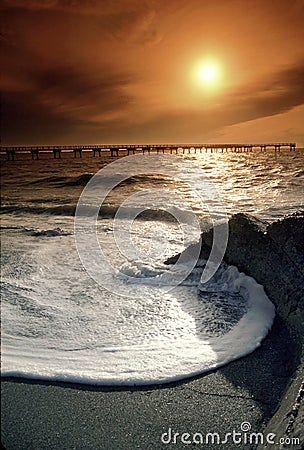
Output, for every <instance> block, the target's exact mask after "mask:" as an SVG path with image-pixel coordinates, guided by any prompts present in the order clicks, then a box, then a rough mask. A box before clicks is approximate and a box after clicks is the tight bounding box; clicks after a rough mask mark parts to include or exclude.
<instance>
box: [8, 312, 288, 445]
mask: <svg viewBox="0 0 304 450" xmlns="http://www.w3.org/2000/svg"><path fill="white" fill-rule="evenodd" d="M292 352H293V345H292V341H291V339H290V336H289V333H288V330H287V329H286V327H285V325H284V324H283V323H282V321H280V319H279V318H276V319H275V323H274V326H273V328H272V330H271V331H270V333H269V335H268V336H267V337H266V339H265V340H264V341H263V342H262V344H261V346H260V347H259V348H258V349H257V350H255V351H254V352H253V353H251V354H250V355H247V356H246V357H243V358H240V359H238V360H235V361H232V362H231V363H229V364H227V365H226V366H223V367H222V368H220V369H217V370H215V371H212V372H209V373H206V374H204V375H201V376H197V377H195V378H192V379H186V380H183V381H179V382H175V383H168V384H163V385H151V386H142V387H141V386H137V387H119V386H117V387H112V388H111V387H109V386H107V387H101V386H93V385H79V384H74V383H64V382H47V381H37V380H25V379H17V378H16V379H12V378H3V379H2V380H1V386H2V396H1V402H2V442H3V444H4V446H5V448H6V450H19V449H20V450H21V449H26V448H35V450H40V449H41V450H42V449H43V450H44V449H55V450H57V449H58V450H60V449H74V448H75V449H82V448H83V449H84V448H85V449H92V450H97V449H113V450H114V449H118V448H119V449H130V450H131V449H136V448H145V449H146V448H147V449H150V448H151V449H153V450H154V449H155V450H157V449H163V448H164V444H163V443H162V442H161V435H162V434H163V433H165V432H166V431H167V430H168V429H169V428H171V429H174V431H175V432H180V433H183V432H188V433H192V434H194V433H196V432H200V433H202V434H205V435H206V434H207V433H208V432H217V433H219V434H220V436H221V437H223V436H224V435H225V434H226V433H229V432H232V431H233V429H235V430H238V431H239V430H240V426H241V424H242V423H243V422H249V423H250V424H251V427H252V431H253V432H260V431H261V429H262V427H263V426H264V425H265V423H266V422H267V420H268V419H269V418H270V417H271V414H272V413H273V411H274V409H275V408H276V406H277V404H278V402H279V399H280V398H281V396H282V395H283V392H284V391H285V389H286V386H287V385H288V383H289V379H290V376H291V374H292V372H293V369H294V367H293V364H292V363H291V359H292V358H290V355H291V354H292ZM282 358H283V359H285V361H288V364H287V365H285V366H283V367H282V364H281V362H282ZM172 445H173V442H172ZM167 447H169V448H173V447H170V445H167ZM175 447H176V448H184V447H183V446H182V445H181V443H180V446H177V445H176V446H175ZM188 447H189V446H188ZM196 447H198V446H196ZM185 448H186V447H185ZM208 448H210V449H212V448H218V445H214V446H208ZM224 448H225V449H226V448H227V449H231V450H232V449H233V443H231V446H225V447H224ZM243 448H244V449H248V450H249V449H253V448H255V446H251V445H249V446H247V445H244V446H243Z"/></svg>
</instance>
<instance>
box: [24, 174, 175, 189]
mask: <svg viewBox="0 0 304 450" xmlns="http://www.w3.org/2000/svg"><path fill="white" fill-rule="evenodd" d="M93 176H94V174H93V173H90V172H88V173H83V174H82V175H78V176H51V177H45V178H41V179H38V180H34V181H32V182H30V184H33V185H37V184H38V185H39V184H42V185H43V184H52V185H55V186H53V187H58V188H63V187H69V186H86V185H87V183H88V182H89V181H90V180H91V178H92V177H93ZM119 177H120V176H119V174H114V175H113V176H112V177H105V176H102V177H101V178H100V181H101V182H102V183H103V184H105V185H107V184H108V183H110V184H112V183H113V181H115V178H117V181H119V179H120V178H119ZM147 182H148V183H153V185H155V184H156V185H157V184H159V185H163V183H168V182H170V178H168V177H163V176H159V175H149V174H147V175H134V176H131V177H129V178H127V179H126V180H124V181H122V182H121V183H118V184H117V186H116V188H117V187H123V186H128V185H132V184H137V183H147ZM114 189H115V187H114Z"/></svg>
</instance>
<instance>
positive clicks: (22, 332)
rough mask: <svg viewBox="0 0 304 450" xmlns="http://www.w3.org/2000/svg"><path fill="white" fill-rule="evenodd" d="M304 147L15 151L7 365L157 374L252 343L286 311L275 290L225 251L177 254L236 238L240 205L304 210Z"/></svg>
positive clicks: (61, 377)
mask: <svg viewBox="0 0 304 450" xmlns="http://www.w3.org/2000/svg"><path fill="white" fill-rule="evenodd" d="M303 156H304V151H303V149H302V150H299V149H298V150H297V151H296V152H289V151H283V150H282V151H281V152H280V153H274V152H272V151H268V152H259V151H258V152H252V153H232V152H231V153H220V152H219V153H212V154H211V153H207V154H206V153H202V154H200V153H199V154H185V155H180V156H176V155H162V154H160V155H152V154H151V155H150V156H149V155H135V156H133V155H132V156H130V157H126V158H110V157H107V156H102V157H101V158H98V157H96V158H93V157H92V155H91V153H87V154H86V153H84V154H83V158H81V159H80V158H73V157H72V155H71V154H63V158H62V159H57V160H54V159H53V158H52V154H44V155H42V156H41V159H40V160H39V161H32V160H31V159H30V158H29V156H28V155H26V154H23V155H19V160H16V161H2V169H1V170H2V190H1V195H2V205H1V266H2V274H1V283H2V304H1V310H2V375H3V376H16V377H28V378H37V379H46V380H58V381H70V382H79V383H90V384H96V385H98V384H101V385H141V384H150V383H156V384H157V383H164V382H169V381H174V380H179V379H182V378H186V377H190V376H192V375H197V374H200V373H203V372H206V371H209V370H211V369H215V368H217V367H220V366H222V365H223V364H226V363H227V362H229V361H231V360H233V359H236V358H239V357H241V356H244V355H246V354H248V353H250V352H252V351H253V350H254V349H255V348H257V347H258V346H259V345H260V343H261V342H262V340H263V339H264V338H265V336H266V335H267V333H268V331H269V329H270V328H271V326H272V322H273V319H274V314H275V311H274V306H273V304H272V303H271V302H270V300H269V299H268V298H267V296H266V294H265V292H264V289H263V287H262V286H260V285H258V284H257V283H256V281H255V280H254V279H252V278H250V277H248V276H246V275H244V274H242V273H240V272H239V271H238V270H237V268H236V267H233V266H228V265H227V264H225V263H223V262H222V258H221V256H222V255H221V254H215V258H214V259H212V261H209V260H208V261H205V260H202V259H199V255H196V256H195V258H194V257H193V258H192V259H191V260H190V262H189V261H182V263H181V264H179V265H176V266H173V267H171V266H170V265H168V264H165V261H166V260H167V259H168V258H169V257H171V256H173V255H176V254H178V253H180V252H183V250H185V249H186V248H188V247H189V246H191V244H194V243H196V242H197V241H198V240H199V237H200V233H201V232H202V231H204V230H206V229H208V228H210V227H211V226H213V225H221V226H222V227H223V228H222V229H223V233H222V235H219V236H218V237H217V239H218V243H219V244H220V245H219V246H221V245H223V246H224V244H225V239H226V237H227V236H226V235H225V232H226V231H227V230H226V229H225V223H226V222H227V219H228V218H229V217H230V216H232V215H233V214H235V213H238V212H245V213H249V214H252V215H253V216H255V217H257V218H259V219H262V220H264V221H266V222H272V221H274V220H278V219H281V218H283V217H285V216H286V215H289V214H292V213H294V212H296V211H298V210H300V209H303V198H304V158H303ZM114 161H115V162H114ZM225 230H226V231H225ZM194 247H195V246H194ZM190 248H191V247H190Z"/></svg>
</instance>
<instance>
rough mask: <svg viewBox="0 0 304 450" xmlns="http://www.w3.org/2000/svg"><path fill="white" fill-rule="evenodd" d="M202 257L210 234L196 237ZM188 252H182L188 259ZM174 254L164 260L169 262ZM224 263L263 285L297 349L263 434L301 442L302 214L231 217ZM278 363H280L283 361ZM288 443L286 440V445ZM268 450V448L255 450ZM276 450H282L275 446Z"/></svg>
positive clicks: (303, 335)
mask: <svg viewBox="0 0 304 450" xmlns="http://www.w3.org/2000/svg"><path fill="white" fill-rule="evenodd" d="M201 241H202V246H201V253H200V255H201V257H202V258H204V259H206V258H208V255H209V253H210V249H211V246H212V242H213V231H212V230H210V231H207V232H205V233H203V234H202V237H201ZM192 250H193V249H191V248H190V249H187V250H186V252H187V254H188V255H189V258H191V254H192V253H193V252H192ZM177 259H178V255H177V256H175V257H173V258H171V259H170V260H168V261H167V263H168V264H172V263H174V262H175V261H176V260H177ZM224 259H225V261H226V262H227V263H228V264H232V265H235V266H237V267H238V269H239V270H241V271H242V272H244V273H246V274H247V275H249V276H252V277H253V278H255V279H256V281H257V282H258V283H260V284H262V285H263V286H264V288H265V291H266V293H267V295H268V297H269V298H270V300H271V301H272V302H273V303H274V304H275V306H276V311H277V314H278V315H279V316H280V317H281V318H282V319H283V321H284V322H285V323H286V324H287V326H288V328H289V331H290V334H291V336H292V338H293V342H294V345H295V350H296V363H297V366H298V367H295V371H294V375H293V377H292V379H291V382H290V385H289V388H288V389H287V391H286V393H285V396H284V398H283V399H282V401H281V403H280V405H279V407H278V409H277V411H276V412H275V414H274V415H273V417H272V418H271V420H270V421H269V423H268V424H267V426H266V428H265V430H264V434H265V435H266V434H267V433H275V434H276V436H277V437H278V438H281V439H285V440H286V443H287V442H292V441H291V439H298V440H299V442H300V444H297V443H294V444H289V445H288V448H290V449H301V448H303V447H302V446H301V445H302V444H303V443H304V427H303V421H304V411H303V409H304V407H303V398H304V383H303V375H304V362H303V360H304V351H303V343H304V214H303V212H301V213H297V214H295V215H293V216H290V217H287V218H285V219H283V220H280V221H277V222H274V223H272V224H269V223H267V222H263V221H261V220H258V219H256V218H255V217H253V216H250V215H247V214H236V215H234V216H233V217H232V218H231V219H230V220H229V239H228V244H227V249H226V252H225V256H224ZM282 364H283V363H282ZM288 439H289V441H288ZM262 448H268V447H267V446H261V447H259V450H262ZM276 448H279V449H283V448H286V446H284V444H283V443H282V444H279V446H278V447H276Z"/></svg>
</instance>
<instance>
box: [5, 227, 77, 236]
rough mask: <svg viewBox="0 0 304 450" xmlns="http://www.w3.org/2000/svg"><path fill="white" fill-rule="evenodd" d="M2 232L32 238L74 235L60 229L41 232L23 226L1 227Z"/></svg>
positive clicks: (37, 229)
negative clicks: (17, 233)
mask: <svg viewBox="0 0 304 450" xmlns="http://www.w3.org/2000/svg"><path fill="white" fill-rule="evenodd" d="M0 230H8V231H10V230H11V231H18V232H21V233H25V234H28V235H30V236H36V237H42V236H45V237H56V236H70V235H71V234H72V233H69V232H68V231H65V230H63V229H62V228H60V227H56V228H50V229H47V230H41V229H39V228H28V227H23V226H6V225H1V226H0Z"/></svg>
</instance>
